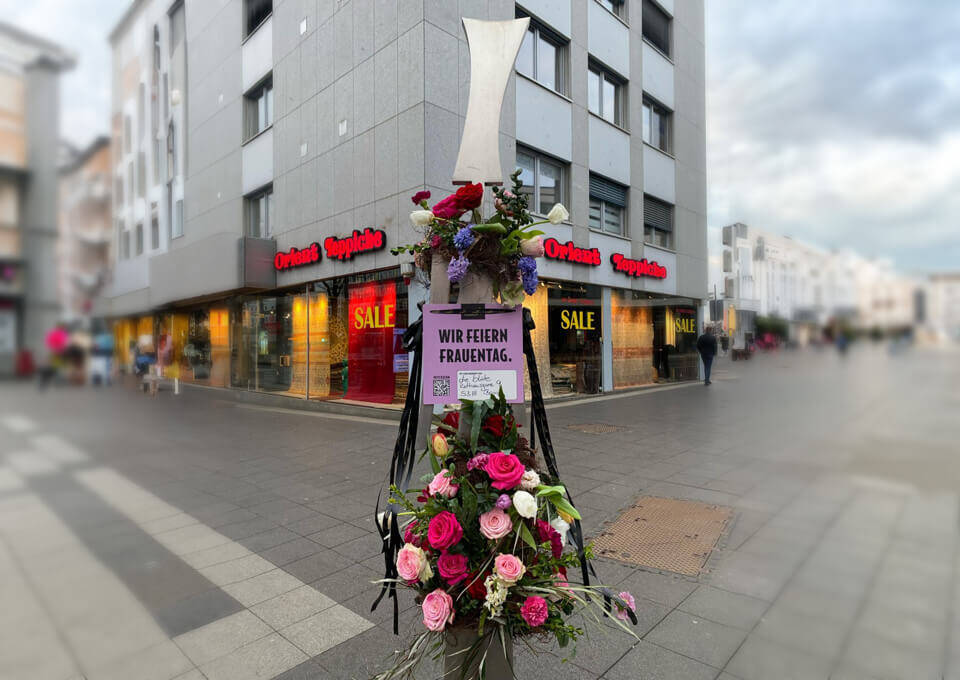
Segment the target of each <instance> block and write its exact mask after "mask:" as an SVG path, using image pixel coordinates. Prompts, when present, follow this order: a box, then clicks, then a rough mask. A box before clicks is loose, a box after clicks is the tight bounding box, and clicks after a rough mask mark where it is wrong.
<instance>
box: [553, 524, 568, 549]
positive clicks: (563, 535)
mask: <svg viewBox="0 0 960 680" xmlns="http://www.w3.org/2000/svg"><path fill="white" fill-rule="evenodd" d="M550 526H552V527H553V530H554V531H556V532H557V533H558V534H560V544H561V545H564V546H566V545H567V532H568V531H570V525H569V524H567V523H566V522H565V521H563V519H562V518H560V517H554V518H553V519H552V520H550Z"/></svg>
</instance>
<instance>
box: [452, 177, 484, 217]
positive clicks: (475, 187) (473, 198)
mask: <svg viewBox="0 0 960 680" xmlns="http://www.w3.org/2000/svg"><path fill="white" fill-rule="evenodd" d="M454 197H455V199H456V202H457V207H458V208H460V209H461V210H463V211H464V212H466V211H467V210H473V209H474V208H479V207H480V203H481V202H482V201H483V184H481V183H480V182H477V183H476V184H465V185H463V186H462V187H460V188H459V189H457V193H455V194H454Z"/></svg>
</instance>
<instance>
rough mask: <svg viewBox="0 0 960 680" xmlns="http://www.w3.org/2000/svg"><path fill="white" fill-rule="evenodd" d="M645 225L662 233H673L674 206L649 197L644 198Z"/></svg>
mask: <svg viewBox="0 0 960 680" xmlns="http://www.w3.org/2000/svg"><path fill="white" fill-rule="evenodd" d="M643 223H644V225H645V226H648V227H653V228H654V229H659V230H661V231H673V206H672V205H670V204H669V203H664V202H663V201H658V200H657V199H655V198H650V197H649V196H644V197H643Z"/></svg>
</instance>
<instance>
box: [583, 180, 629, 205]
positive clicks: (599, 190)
mask: <svg viewBox="0 0 960 680" xmlns="http://www.w3.org/2000/svg"><path fill="white" fill-rule="evenodd" d="M590 197H591V198H597V199H599V200H601V201H603V202H605V203H609V204H610V205H616V206H620V207H621V208H626V207H627V189H626V187H623V186H621V185H619V184H616V183H615V182H611V181H610V180H607V179H604V178H603V177H599V176H597V175H590Z"/></svg>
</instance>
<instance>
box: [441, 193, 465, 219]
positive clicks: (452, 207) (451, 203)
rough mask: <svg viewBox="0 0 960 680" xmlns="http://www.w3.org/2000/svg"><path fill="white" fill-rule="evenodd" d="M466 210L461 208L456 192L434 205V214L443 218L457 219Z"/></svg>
mask: <svg viewBox="0 0 960 680" xmlns="http://www.w3.org/2000/svg"><path fill="white" fill-rule="evenodd" d="M465 212H466V210H464V209H463V208H461V207H460V205H459V204H458V203H457V195H456V194H450V195H449V196H447V197H446V198H444V199H443V200H441V201H440V202H439V203H437V204H436V205H435V206H433V214H434V216H435V217H439V218H440V219H441V220H455V219H457V218H458V217H460V215H462V214H463V213H465Z"/></svg>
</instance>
